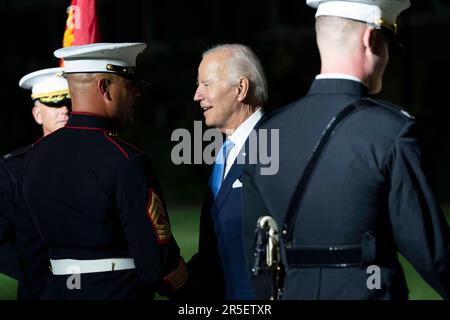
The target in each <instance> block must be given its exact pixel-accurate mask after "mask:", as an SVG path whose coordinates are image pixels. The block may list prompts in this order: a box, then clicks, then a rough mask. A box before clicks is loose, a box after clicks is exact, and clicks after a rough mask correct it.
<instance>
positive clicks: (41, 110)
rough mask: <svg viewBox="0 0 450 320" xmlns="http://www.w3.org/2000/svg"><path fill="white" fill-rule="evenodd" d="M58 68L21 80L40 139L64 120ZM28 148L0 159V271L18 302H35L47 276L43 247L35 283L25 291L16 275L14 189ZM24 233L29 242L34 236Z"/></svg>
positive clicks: (64, 94) (66, 103)
mask: <svg viewBox="0 0 450 320" xmlns="http://www.w3.org/2000/svg"><path fill="white" fill-rule="evenodd" d="M61 73H62V68H49V69H43V70H39V71H35V72H32V73H29V74H27V75H25V76H24V77H22V79H20V81H19V86H20V87H21V88H24V89H29V90H31V98H32V99H33V102H34V106H33V109H32V114H33V117H34V120H35V121H36V123H37V124H39V125H41V126H42V133H43V136H46V135H48V134H50V133H52V132H54V131H56V130H58V129H60V128H62V127H63V126H64V125H65V124H66V123H67V119H68V111H69V108H70V95H69V88H68V86H67V81H66V79H64V78H63V77H62V75H61ZM31 147H32V145H29V146H26V147H22V148H20V149H17V150H14V151H12V152H10V153H8V154H6V155H5V156H3V158H2V159H1V160H0V272H1V273H5V274H6V275H8V276H10V277H13V278H15V279H18V280H19V284H18V299H21V300H22V299H37V298H39V296H40V294H42V292H43V288H44V287H45V284H46V282H47V276H48V271H49V270H48V254H47V251H46V250H45V249H44V248H39V247H35V248H32V250H35V249H37V251H35V252H34V254H33V256H34V258H33V268H32V270H31V272H32V273H33V274H34V279H35V281H34V282H33V285H32V286H31V288H30V290H25V288H24V287H23V285H22V277H23V276H25V277H26V276H28V275H21V274H20V273H19V266H18V257H17V252H16V248H15V238H16V236H17V235H18V234H19V236H20V234H21V233H22V234H23V230H21V229H20V228H19V229H17V228H16V225H15V213H16V211H17V210H19V209H20V208H21V207H22V204H21V203H17V202H16V198H15V190H16V189H17V180H18V177H19V173H20V170H21V168H22V164H23V160H24V158H25V156H26V154H27V153H28V151H29V150H30V148H31ZM25 234H26V235H27V236H28V237H30V238H29V241H30V242H33V237H34V236H35V235H33V234H32V233H31V234H28V233H27V232H25Z"/></svg>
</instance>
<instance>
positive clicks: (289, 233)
mask: <svg viewBox="0 0 450 320" xmlns="http://www.w3.org/2000/svg"><path fill="white" fill-rule="evenodd" d="M371 106H375V105H374V104H373V103H371V102H370V100H369V99H366V98H362V99H360V100H358V101H356V102H354V103H352V104H350V105H348V106H347V107H345V108H344V109H343V110H342V111H341V112H339V113H338V114H337V115H336V116H335V117H333V118H332V119H331V121H330V122H329V123H328V125H327V127H326V128H325V130H324V131H323V132H322V135H321V137H320V139H319V141H318V142H317V144H316V145H315V147H314V149H313V151H312V154H311V157H310V159H309V161H308V164H307V165H306V167H305V170H304V171H303V175H302V176H301V178H300V180H299V182H298V184H297V187H296V189H295V191H294V194H293V195H292V198H291V201H290V203H289V207H288V210H287V212H286V217H285V219H284V225H283V237H284V240H285V244H286V245H287V246H288V247H289V246H290V245H291V243H292V237H293V231H294V225H295V220H296V218H297V213H298V211H299V209H300V207H301V203H302V200H303V196H304V194H305V191H306V186H307V184H308V182H309V180H310V178H311V176H312V174H313V172H314V169H315V167H316V165H317V163H318V161H319V158H320V155H321V154H322V152H323V150H324V149H325V146H326V145H327V143H328V142H329V140H330V138H331V137H332V135H333V134H334V133H335V132H336V130H337V129H338V125H339V124H340V123H341V122H342V121H343V120H344V119H345V118H347V117H348V116H349V115H351V114H352V113H354V111H358V110H361V109H362V108H363V107H371Z"/></svg>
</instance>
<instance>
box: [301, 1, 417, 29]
mask: <svg viewBox="0 0 450 320" xmlns="http://www.w3.org/2000/svg"><path fill="white" fill-rule="evenodd" d="M306 4H307V5H308V6H310V7H313V8H317V12H316V18H317V17H319V16H335V17H342V18H347V19H353V20H357V21H362V22H366V23H369V24H371V25H374V26H376V27H386V28H388V29H390V30H391V31H393V32H396V31H397V30H396V29H397V25H396V23H397V22H396V21H397V17H398V15H399V14H400V13H401V12H402V11H404V10H405V9H407V8H409V6H410V5H411V3H410V1H409V0H345V1H342V0H341V1H336V0H306Z"/></svg>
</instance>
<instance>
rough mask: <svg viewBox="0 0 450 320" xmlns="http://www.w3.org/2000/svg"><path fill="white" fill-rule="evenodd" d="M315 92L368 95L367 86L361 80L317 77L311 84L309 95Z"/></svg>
mask: <svg viewBox="0 0 450 320" xmlns="http://www.w3.org/2000/svg"><path fill="white" fill-rule="evenodd" d="M314 94H347V95H352V96H360V97H362V96H367V95H368V90H367V87H366V86H365V85H364V84H362V83H361V82H358V81H354V80H349V79H342V78H341V79H331V78H326V79H316V80H314V81H313V83H312V84H311V88H310V89H309V92H308V95H314Z"/></svg>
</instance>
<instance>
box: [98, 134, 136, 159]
mask: <svg viewBox="0 0 450 320" xmlns="http://www.w3.org/2000/svg"><path fill="white" fill-rule="evenodd" d="M103 134H104V135H105V137H106V138H107V139H108V140H109V141H111V142H112V143H113V144H114V145H115V146H116V147H117V148H119V150H120V151H121V152H122V153H123V155H124V156H125V158H127V160H128V159H129V158H130V157H129V156H128V153H126V152H125V150H124V149H123V148H122V147H121V146H120V145H119V144H118V143H117V142H115V141H114V140H113V139H112V138H111V137H110V136H108V134H107V133H106V131H104V132H103Z"/></svg>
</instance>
